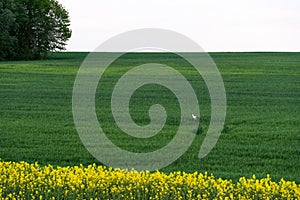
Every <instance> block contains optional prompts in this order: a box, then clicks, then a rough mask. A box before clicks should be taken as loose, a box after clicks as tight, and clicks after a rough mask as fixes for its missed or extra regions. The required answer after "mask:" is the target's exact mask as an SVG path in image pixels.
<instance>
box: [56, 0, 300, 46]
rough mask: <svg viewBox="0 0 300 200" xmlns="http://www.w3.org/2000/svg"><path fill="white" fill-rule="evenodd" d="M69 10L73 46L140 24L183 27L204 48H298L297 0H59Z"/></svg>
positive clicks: (95, 43)
mask: <svg viewBox="0 0 300 200" xmlns="http://www.w3.org/2000/svg"><path fill="white" fill-rule="evenodd" d="M59 2H60V3H61V4H63V5H64V6H65V7H66V9H67V10H68V11H69V12H70V16H71V23H72V25H71V27H72V30H73V36H72V38H71V40H70V41H69V45H68V46H67V49H68V50H69V51H81V50H85V51H92V50H93V49H95V48H96V47H97V46H98V45H99V44H101V43H102V42H104V41H105V40H106V39H108V38H110V37H111V36H114V35H116V34H119V33H122V32H125V31H128V30H132V29H137V28H149V27H152V28H164V29H170V30H173V31H177V32H180V33H182V34H185V35H186V36H188V37H190V38H191V39H193V40H194V41H196V42H198V44H199V45H201V46H202V47H203V48H204V49H205V50H206V51H300V37H299V33H300V14H299V13H300V12H299V10H300V1H298V0H273V1H271V0H252V1H251V0H242V1H240V0H226V1H217V0H186V1H183V0H163V1H161V0H151V1H149V0H147V1H145V0H126V1H125V0H110V1H108V0H59Z"/></svg>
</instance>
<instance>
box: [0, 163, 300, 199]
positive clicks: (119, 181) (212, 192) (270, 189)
mask: <svg viewBox="0 0 300 200" xmlns="http://www.w3.org/2000/svg"><path fill="white" fill-rule="evenodd" d="M0 199H300V185H297V184H296V183H295V182H290V181H285V180H283V179H282V180H281V181H279V182H273V181H271V178H270V177H269V176H267V177H266V178H263V179H257V178H256V177H255V176H253V177H252V178H250V179H246V178H244V177H242V178H240V180H239V181H238V182H237V183H233V182H232V181H231V180H223V179H220V178H215V177H214V176H213V175H208V174H207V173H205V174H201V173H197V172H195V173H193V174H190V173H185V172H173V173H169V174H165V173H162V172H159V171H156V172H153V173H150V172H148V171H146V172H137V171H124V170H119V169H111V168H106V167H103V166H96V165H95V164H94V165H89V166H88V167H84V166H82V165H80V166H75V167H53V166H51V165H48V166H40V165H39V164H37V163H35V164H29V163H26V162H19V163H17V162H0Z"/></svg>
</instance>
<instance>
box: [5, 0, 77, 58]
mask: <svg viewBox="0 0 300 200" xmlns="http://www.w3.org/2000/svg"><path fill="white" fill-rule="evenodd" d="M0 22H1V23H0V31H1V32H0V60H12V59H41V58H44V57H46V56H47V54H48V53H49V52H52V51H59V50H63V49H64V46H65V45H66V42H67V41H68V39H69V38H70V37H71V33H72V32H71V30H70V28H69V26H70V19H69V14H68V12H67V11H66V10H65V9H64V8H63V6H62V5H61V4H59V3H58V2H57V0H1V2H0Z"/></svg>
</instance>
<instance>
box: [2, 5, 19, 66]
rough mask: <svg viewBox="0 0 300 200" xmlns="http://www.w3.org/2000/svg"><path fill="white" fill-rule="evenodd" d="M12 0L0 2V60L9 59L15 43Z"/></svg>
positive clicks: (14, 18)
mask: <svg viewBox="0 0 300 200" xmlns="http://www.w3.org/2000/svg"><path fill="white" fill-rule="evenodd" d="M15 9H16V7H15V3H14V1H13V0H2V1H1V2H0V22H1V23H0V60H3V59H5V58H6V59H11V58H13V57H14V56H15V55H14V54H15V47H16V45H17V23H16V14H15Z"/></svg>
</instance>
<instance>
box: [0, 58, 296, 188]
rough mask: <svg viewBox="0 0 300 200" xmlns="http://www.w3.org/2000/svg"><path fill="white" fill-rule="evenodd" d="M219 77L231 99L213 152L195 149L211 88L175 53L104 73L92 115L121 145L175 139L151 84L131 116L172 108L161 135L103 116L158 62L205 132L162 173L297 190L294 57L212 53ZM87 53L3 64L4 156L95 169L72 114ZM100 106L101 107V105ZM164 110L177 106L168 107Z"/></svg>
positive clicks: (148, 145)
mask: <svg viewBox="0 0 300 200" xmlns="http://www.w3.org/2000/svg"><path fill="white" fill-rule="evenodd" d="M210 55H211V57H212V58H213V59H214V61H215V63H216V65H217V66H218V68H219V71H220V72H221V74H222V77H223V80H224V85H225V89H226V95H227V116H226V123H225V128H224V130H223V133H222V135H221V137H220V139H219V141H218V143H217V145H216V146H215V148H214V149H213V151H211V152H210V154H209V155H208V156H207V157H205V158H204V159H201V160H199V159H198V157H197V156H198V151H199V149H200V146H201V143H202V140H203V138H204V136H205V133H206V130H207V127H208V124H209V119H210V98H209V94H208V91H207V88H206V86H205V84H204V82H203V80H202V79H201V77H199V75H197V73H196V72H195V70H194V69H193V68H192V67H191V66H189V65H188V63H186V62H185V61H183V60H181V59H179V58H178V57H177V56H176V55H173V54H165V53H164V54H163V53H134V54H133V53H132V54H126V55H124V56H123V57H121V58H120V59H118V60H117V61H116V62H114V63H113V64H112V66H111V68H110V69H109V70H108V71H107V72H106V73H105V77H104V79H103V80H102V81H103V83H102V84H100V85H99V86H98V89H97V95H96V110H97V116H98V118H101V119H104V120H103V121H101V123H102V124H101V125H102V126H103V129H104V130H105V131H106V132H107V135H108V137H109V138H110V139H111V140H112V141H113V142H114V143H115V144H117V145H118V146H120V147H122V148H124V149H127V150H130V151H135V152H149V151H153V150H155V149H157V148H161V147H162V146H164V145H166V144H167V143H168V142H169V141H170V139H171V138H172V137H173V136H174V134H175V133H176V130H177V125H178V123H179V122H178V121H179V118H178V116H179V115H180V113H179V108H178V102H177V101H176V99H175V98H174V96H172V94H171V93H170V92H169V91H167V90H166V89H165V88H163V87H159V86H157V85H148V86H145V87H143V88H141V89H139V90H138V91H137V92H136V93H135V94H134V95H133V97H132V101H131V104H132V107H131V115H132V118H133V120H135V122H136V123H137V124H140V125H145V124H147V123H149V117H148V109H149V106H150V105H153V103H160V104H162V105H164V104H168V105H167V106H166V110H167V112H168V120H167V124H166V129H164V130H163V132H162V133H159V134H158V135H156V136H154V137H153V138H147V139H143V140H141V139H136V138H132V137H129V136H128V135H126V134H122V133H121V132H120V130H119V129H118V127H117V126H116V124H115V123H114V121H113V119H112V115H111V113H110V112H109V111H110V108H109V106H108V105H109V103H110V99H109V98H107V97H109V94H110V93H111V89H112V88H113V83H114V82H116V81H117V80H118V78H120V76H121V75H122V74H123V73H124V72H126V70H128V69H130V68H131V67H133V66H136V65H140V64H144V63H149V62H154V61H155V62H157V63H164V64H167V65H169V66H172V67H174V68H175V69H177V70H178V71H180V72H181V73H182V74H183V75H185V76H186V78H187V80H189V82H190V83H191V85H192V86H193V88H194V90H195V92H196V93H197V97H198V99H199V103H200V110H201V121H200V124H201V127H200V128H199V133H198V134H197V136H196V139H195V141H194V142H193V144H192V146H191V147H190V148H189V150H188V151H187V152H186V153H185V154H184V155H183V156H181V157H180V158H179V159H178V160H177V161H176V162H174V163H173V164H171V165H169V166H168V167H166V168H163V169H161V171H163V172H173V171H185V172H194V171H199V172H206V171H207V172H208V173H213V174H214V175H215V176H216V177H222V178H226V179H233V180H238V178H239V177H241V176H246V177H251V176H252V174H256V176H257V177H265V176H266V174H270V175H271V177H272V179H273V180H276V181H279V180H280V179H281V178H285V179H286V180H292V181H296V182H297V183H300V176H299V174H300V53H211V54H210ZM86 56H87V53H56V54H53V55H51V56H50V58H49V59H47V60H42V61H14V62H0V99H1V103H0V137H1V139H0V158H1V159H3V160H4V161H26V162H30V163H33V162H35V161H38V162H39V163H40V164H41V165H47V164H49V163H50V164H52V165H55V166H57V165H59V166H67V165H71V166H73V165H79V164H83V165H88V164H91V163H97V164H101V163H100V162H99V161H97V160H96V159H94V158H93V157H92V156H91V155H90V154H89V152H88V151H87V150H86V149H85V147H84V146H83V144H82V143H81V141H80V139H79V136H78V134H77V132H76V129H75V126H74V122H73V116H72V90H73V84H74V81H75V77H76V73H77V71H78V69H79V67H80V64H81V62H82V61H83V60H84V58H85V57H86ZM100 98H101V99H104V103H102V104H100V103H97V102H98V101H97V99H100ZM170 102H173V103H172V104H170Z"/></svg>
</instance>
